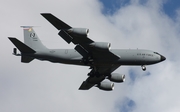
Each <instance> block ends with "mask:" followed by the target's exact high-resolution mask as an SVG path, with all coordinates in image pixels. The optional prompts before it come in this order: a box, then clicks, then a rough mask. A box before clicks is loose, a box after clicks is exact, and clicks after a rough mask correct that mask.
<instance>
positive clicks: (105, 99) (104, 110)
mask: <svg viewBox="0 0 180 112" xmlns="http://www.w3.org/2000/svg"><path fill="white" fill-rule="evenodd" d="M161 6H162V1H161V0H160V1H158V2H157V1H156V0H148V2H147V4H145V5H140V4H139V2H138V0H132V2H131V4H130V5H128V6H124V7H122V8H121V9H119V10H118V11H117V12H116V13H115V14H114V15H112V16H104V15H103V14H102V13H101V10H102V4H100V3H99V2H98V1H96V0H76V1H73V0H53V1H52V0H46V1H43V2H40V1H36V0H29V1H24V0H16V1H11V0H6V1H2V0H1V4H0V14H1V17H0V31H1V33H0V37H1V41H0V45H1V47H0V51H1V58H0V112H32V111H33V112H40V111H43V112H49V111H52V112H60V111H61V112H62V111H68V112H74V111H86V112H92V111H93V112H119V111H125V110H124V108H126V110H127V111H128V112H162V111H163V112H179V110H180V107H179V105H180V100H179V94H180V89H179V85H180V82H179V80H180V75H179V73H180V69H179V66H180V64H179V57H180V53H179V48H180V42H179V34H180V31H179V29H180V24H179V23H180V13H179V12H180V11H178V10H177V18H176V19H174V20H172V19H171V18H168V16H167V15H165V14H164V13H163V12H162V10H161ZM43 12H50V13H52V14H54V15H55V16H57V17H58V18H60V19H62V20H63V21H65V22H66V23H68V24H69V25H71V26H74V27H83V28H89V29H90V35H89V37H90V38H91V39H93V40H94V41H104V42H110V43H112V48H116V49H117V48H119V49H121V48H127V49H129V48H131V49H133V48H135V49H136V48H142V49H149V50H154V51H157V52H159V53H161V54H163V55H164V56H166V58H167V60H166V61H164V62H162V63H159V64H156V65H153V66H147V71H145V72H143V71H142V70H141V68H140V67H120V68H119V69H118V70H116V71H115V72H118V73H121V74H126V82H125V83H122V84H115V90H114V91H112V92H104V91H101V90H99V89H98V88H92V89H91V90H89V91H79V90H78V88H79V86H80V85H81V83H82V81H84V80H85V79H86V78H87V73H88V72H89V69H88V67H80V66H73V65H63V64H54V63H50V62H41V61H37V60H34V61H33V62H31V63H29V64H24V63H21V62H20V57H15V56H13V55H12V48H13V47H14V46H13V44H12V43H11V42H10V41H9V40H8V39H7V37H8V36H14V37H17V38H18V39H20V40H22V41H23V32H22V29H21V28H20V26H22V25H35V26H40V27H36V28H35V30H36V33H37V34H38V36H39V37H40V39H41V40H42V42H43V43H44V44H45V45H46V46H47V47H49V48H74V45H72V44H71V45H68V44H67V43H66V42H64V40H63V39H61V38H60V37H59V36H58V35H57V34H58V31H57V30H56V29H55V28H54V27H53V26H52V25H51V24H50V23H48V22H47V21H46V20H45V19H44V18H43V17H41V15H40V13H43ZM130 71H131V72H132V74H130ZM147 73H150V75H146V74H147ZM130 75H136V76H134V77H135V79H134V80H132V79H131V77H130ZM127 99H130V100H132V101H133V102H134V105H133V106H132V105H127V104H126V102H127V101H126V100H127ZM123 106H126V107H123Z"/></svg>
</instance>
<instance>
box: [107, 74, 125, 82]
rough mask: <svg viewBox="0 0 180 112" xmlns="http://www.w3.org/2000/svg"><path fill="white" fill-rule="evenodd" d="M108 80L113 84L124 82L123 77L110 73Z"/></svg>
mask: <svg viewBox="0 0 180 112" xmlns="http://www.w3.org/2000/svg"><path fill="white" fill-rule="evenodd" d="M108 79H109V80H110V81H113V82H124V81H125V75H122V74H118V73H112V74H111V75H110V76H109V77H108Z"/></svg>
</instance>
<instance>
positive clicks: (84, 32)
mask: <svg viewBox="0 0 180 112" xmlns="http://www.w3.org/2000/svg"><path fill="white" fill-rule="evenodd" d="M66 31H67V32H68V33H69V34H72V35H74V36H81V37H87V36H88V34H89V29H87V28H71V29H68V30H66Z"/></svg>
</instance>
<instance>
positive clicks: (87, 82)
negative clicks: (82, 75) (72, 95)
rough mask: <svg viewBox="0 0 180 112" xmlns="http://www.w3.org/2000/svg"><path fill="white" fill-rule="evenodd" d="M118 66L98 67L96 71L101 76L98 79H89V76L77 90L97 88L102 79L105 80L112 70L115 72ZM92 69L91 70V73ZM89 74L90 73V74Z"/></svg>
mask: <svg viewBox="0 0 180 112" xmlns="http://www.w3.org/2000/svg"><path fill="white" fill-rule="evenodd" d="M119 66H120V65H110V66H99V67H98V68H97V69H98V70H97V71H98V72H99V73H100V74H101V76H99V77H91V76H89V77H88V78H87V79H86V80H85V81H83V83H82V84H81V86H80V87H79V90H88V89H90V88H91V87H93V86H97V85H98V84H99V83H100V82H102V81H103V80H104V79H106V77H107V74H110V73H112V72H113V71H114V70H116V69H117V68H118V67H119ZM93 70H94V69H92V70H91V72H94V71H93ZM91 72H90V73H91Z"/></svg>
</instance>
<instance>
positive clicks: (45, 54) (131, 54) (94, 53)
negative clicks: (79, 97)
mask: <svg viewBox="0 0 180 112" xmlns="http://www.w3.org/2000/svg"><path fill="white" fill-rule="evenodd" d="M41 15H42V16H43V17H44V18H45V19H47V20H48V21H49V22H50V23H51V24H52V25H53V26H54V27H55V28H57V30H58V31H59V33H58V35H59V36H61V37H62V38H63V39H64V40H65V41H66V42H67V43H68V44H69V43H71V42H72V43H73V44H74V45H75V48H74V49H48V48H46V47H45V46H44V45H43V44H42V43H41V41H40V39H39V38H38V36H37V34H36V33H35V31H34V30H33V27H32V26H22V27H23V30H24V43H22V42H21V41H19V40H18V39H16V38H14V37H9V39H10V41H11V42H12V43H13V44H14V45H15V46H16V47H17V48H18V49H19V51H20V52H21V53H20V54H19V53H17V49H16V48H14V49H13V54H14V55H15V56H21V62H23V63H29V62H31V61H32V60H33V59H38V60H47V61H50V62H53V63H64V64H73V65H82V66H89V67H90V69H91V71H90V72H89V73H88V78H87V79H86V80H85V81H84V82H83V83H82V84H81V86H80V87H79V90H88V89H90V88H91V87H93V86H94V87H98V88H99V89H101V90H106V91H111V90H113V89H114V83H113V82H117V83H120V82H124V81H125V75H124V74H119V73H113V72H114V71H115V70H116V69H117V68H118V67H120V66H123V65H134V66H141V67H142V70H144V71H145V70H146V65H151V64H156V63H159V62H161V61H164V60H165V59H166V58H165V57H164V56H162V55H161V54H159V53H157V52H154V51H150V50H142V49H110V47H111V44H110V43H108V42H95V41H93V40H91V39H90V38H88V33H89V29H86V28H73V27H71V26H69V25H68V24H66V23H65V22H63V21H61V20H60V19H58V18H57V17H55V16H54V15H52V14H50V13H42V14H41ZM105 79H106V80H105Z"/></svg>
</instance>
